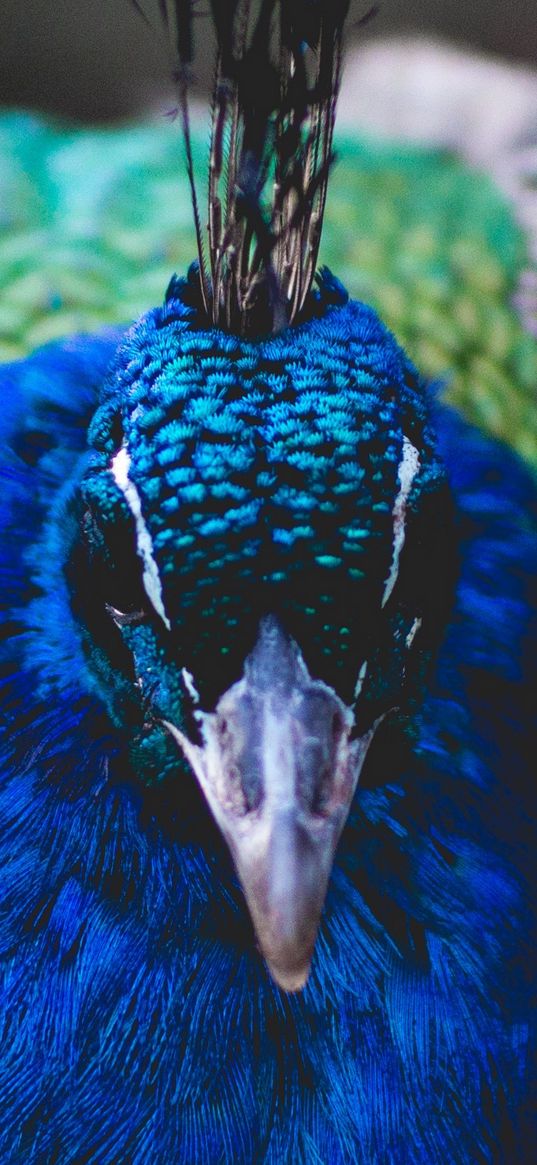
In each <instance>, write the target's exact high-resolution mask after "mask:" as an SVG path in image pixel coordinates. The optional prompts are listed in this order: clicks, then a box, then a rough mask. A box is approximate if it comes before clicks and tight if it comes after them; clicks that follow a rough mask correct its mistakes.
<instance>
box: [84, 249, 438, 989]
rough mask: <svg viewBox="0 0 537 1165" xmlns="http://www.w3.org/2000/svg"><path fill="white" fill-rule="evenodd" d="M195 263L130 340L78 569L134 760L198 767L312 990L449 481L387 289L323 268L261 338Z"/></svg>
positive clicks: (408, 704) (419, 645) (284, 946)
mask: <svg viewBox="0 0 537 1165" xmlns="http://www.w3.org/2000/svg"><path fill="white" fill-rule="evenodd" d="M196 286H197V284H196V281H195V279H193V278H191V279H187V280H173V281H172V283H171V285H170V288H169V291H168V295H167V298H166V302H165V304H164V307H163V308H161V309H156V310H154V311H152V312H150V313H149V314H148V315H147V316H145V317H144V318H142V320H140V321H139V322H138V323H137V324H136V325H135V326H134V328H133V329H132V330H131V331H130V333H129V334H128V335H127V337H126V339H125V341H124V342H123V344H122V346H121V348H120V350H119V352H118V354H117V358H116V361H115V364H114V367H113V369H112V371H111V373H110V375H109V378H108V380H107V383H106V385H105V388H104V391H103V394H102V399H101V404H100V407H99V409H98V411H97V413H96V415H95V418H94V421H93V424H92V427H91V430H90V444H91V448H92V457H91V461H90V464H89V468H88V469H87V471H86V473H85V475H84V477H83V480H82V482H81V484H80V486H79V491H78V498H77V513H78V529H79V535H78V537H77V539H76V542H75V544H74V546H73V549H72V553H71V557H70V560H69V564H68V568H67V574H68V580H69V584H70V591H71V595H72V603H73V607H74V611H75V614H76V616H77V620H78V623H79V626H80V628H81V634H82V636H83V639H84V643H85V650H86V655H87V659H88V671H89V674H90V675H91V682H92V683H93V685H94V686H96V687H97V689H98V691H99V693H100V695H101V697H102V699H103V700H104V701H105V703H106V704H107V706H108V708H109V711H110V714H111V716H112V718H113V720H114V721H115V723H116V724H117V725H118V726H119V727H120V728H121V729H122V730H123V731H124V732H125V734H126V737H127V740H128V747H129V749H130V754H131V762H132V764H133V766H134V768H135V769H136V771H137V773H138V775H139V777H140V779H141V780H142V781H144V782H146V783H147V784H151V783H153V784H154V783H157V782H159V781H168V782H175V784H176V786H177V788H178V789H179V790H180V788H181V787H182V786H184V785H185V783H188V782H189V781H192V774H194V777H195V778H196V779H197V782H198V783H199V786H200V787H201V790H202V792H203V794H204V797H205V799H206V802H207V805H208V807H209V809H210V811H211V813H212V815H213V817H214V819H215V821H216V823H217V825H218V826H219V828H220V830H221V832H222V834H223V836H224V838H225V840H226V842H227V844H228V846H229V849H230V851H231V854H232V857H233V860H234V863H235V866H236V870H237V873H238V876H239V879H240V882H241V885H242V888H243V890H244V894H245V897H246V900H247V903H248V906H249V910H250V914H251V916H252V920H253V924H254V928H255V931H256V934H257V938H258V942H259V945H260V948H261V951H262V953H263V955H264V957H265V959H266V962H267V963H268V966H269V969H270V971H271V974H272V976H273V978H274V979H275V980H276V982H277V983H278V984H279V985H280V986H281V987H282V988H283V989H285V990H288V991H294V990H298V989H300V988H301V987H302V986H303V985H304V983H305V981H306V979H307V976H308V971H309V966H310V961H311V958H312V952H313V947H314V942H315V937H316V932H317V928H318V924H319V919H320V914H321V910H322V906H323V901H324V897H325V892H326V887H327V883H328V879H329V876H330V870H331V867H332V863H333V860H334V856H335V851H336V847H337V844H338V839H339V837H340V834H341V831H342V829H343V827H344V824H345V820H346V818H347V815H348V812H349V808H350V805H351V802H352V799H353V796H354V792H355V788H356V784H357V781H358V777H359V775H360V770H361V768H362V765H363V763H364V760H365V757H366V754H367V751H368V747H369V745H370V742H371V741H372V739H373V737H374V735H375V733H376V732H377V731H378V730H379V728H380V726H381V725H382V724H384V722H385V721H387V719H388V718H390V717H391V716H393V715H394V714H396V715H397V716H399V717H401V716H405V715H408V714H409V713H411V712H412V710H413V708H414V707H415V705H416V702H417V701H418V700H419V698H420V695H421V692H422V690H423V687H424V680H425V674H426V668H427V664H428V661H429V658H430V655H431V652H432V651H433V650H434V647H435V645H436V642H437V640H438V638H439V634H440V631H441V628H442V625H443V622H444V609H445V603H446V582H445V580H446V577H447V575H448V574H449V571H448V570H447V567H446V564H447V556H448V555H449V553H450V541H449V537H448V533H447V531H448V526H449V501H448V498H447V491H446V486H445V481H444V476H443V471H442V467H441V464H440V462H439V459H438V457H437V455H436V453H435V448H434V442H433V438H432V435H431V432H430V430H429V428H428V421H427V407H426V402H425V397H424V391H423V386H422V385H421V384H420V382H419V379H418V377H417V374H416V372H415V370H414V369H413V367H412V365H411V364H410V363H409V361H408V359H407V358H406V356H405V355H404V353H403V352H402V351H401V349H400V348H399V347H398V346H397V344H396V342H395V340H394V339H393V337H392V336H391V335H390V334H389V333H388V332H387V330H386V329H385V328H384V326H383V325H382V324H381V323H380V321H379V320H378V317H377V316H376V314H375V313H374V312H373V310H372V309H370V308H367V307H364V306H363V305H361V304H358V303H353V302H349V301H348V299H347V295H346V293H345V291H344V289H343V288H342V287H341V285H340V284H338V283H337V282H336V281H335V280H334V279H333V278H332V276H330V275H329V273H328V272H324V273H323V276H322V278H321V279H320V281H319V287H318V289H317V290H316V291H315V293H313V294H312V295H311V296H310V299H309V302H308V307H307V311H306V313H305V316H304V318H303V319H302V321H301V322H299V323H298V324H295V325H294V326H293V327H290V328H287V329H284V330H283V331H281V332H280V333H279V334H277V335H273V336H271V337H269V338H266V339H260V340H258V341H255V342H254V341H252V340H246V339H244V338H239V337H237V336H234V335H231V334H227V333H225V332H224V331H222V330H219V329H217V328H214V327H211V326H209V325H208V324H207V320H206V318H205V316H204V313H203V308H202V306H201V303H200V301H199V296H198V295H197V292H196ZM386 777H387V779H389V774H386Z"/></svg>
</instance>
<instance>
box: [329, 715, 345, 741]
mask: <svg viewBox="0 0 537 1165" xmlns="http://www.w3.org/2000/svg"><path fill="white" fill-rule="evenodd" d="M344 727H345V726H344V724H343V717H342V715H341V712H334V715H333V717H332V739H333V741H334V743H335V744H336V745H338V744H339V742H340V740H341V737H342V735H343V731H344Z"/></svg>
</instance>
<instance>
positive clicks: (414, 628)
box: [405, 615, 421, 648]
mask: <svg viewBox="0 0 537 1165" xmlns="http://www.w3.org/2000/svg"><path fill="white" fill-rule="evenodd" d="M420 627H421V619H420V617H419V615H417V616H416V618H415V619H414V622H413V624H412V627H411V628H410V631H409V632H408V635H407V637H406V639H405V643H406V646H407V648H408V647H412V644H413V642H414V636H415V635H417V633H418V631H419V629H420Z"/></svg>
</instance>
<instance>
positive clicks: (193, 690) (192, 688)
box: [181, 667, 200, 704]
mask: <svg viewBox="0 0 537 1165" xmlns="http://www.w3.org/2000/svg"><path fill="white" fill-rule="evenodd" d="M181 676H182V679H183V683H184V685H185V688H186V690H187V692H188V694H189V696H190V699H191V700H192V703H193V704H199V702H200V695H199V692H198V689H197V687H196V684H195V681H194V676H193V675H192V672H191V671H189V670H188V668H187V667H182V668H181Z"/></svg>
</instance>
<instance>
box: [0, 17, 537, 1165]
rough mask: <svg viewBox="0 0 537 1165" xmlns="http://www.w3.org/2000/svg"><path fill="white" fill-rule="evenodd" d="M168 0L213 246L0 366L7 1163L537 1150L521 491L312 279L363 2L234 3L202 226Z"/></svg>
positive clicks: (528, 502) (528, 485)
mask: <svg viewBox="0 0 537 1165" xmlns="http://www.w3.org/2000/svg"><path fill="white" fill-rule="evenodd" d="M136 7H140V6H139V5H136ZM160 7H161V11H162V16H163V20H164V23H165V26H166V29H167V32H168V34H169V37H170V42H171V44H172V46H173V56H174V69H175V73H176V77H177V84H178V91H179V115H180V118H181V121H182V127H183V135H184V141H185V150H186V168H187V172H188V176H189V181H190V184H191V191H192V204H193V208H194V220H195V227H196V234H197V242H198V258H197V261H196V262H193V263H192V265H191V266H190V268H189V270H188V271H187V272H186V274H185V275H183V276H178V275H173V276H172V277H171V279H170V282H169V285H168V288H167V291H166V293H165V297H164V302H163V304H162V306H160V307H157V308H155V309H153V310H151V311H149V312H147V313H146V314H144V315H143V316H142V317H141V318H140V319H139V320H138V321H137V322H136V323H135V324H134V325H133V326H132V327H130V328H129V329H127V330H126V329H123V328H116V327H110V328H108V329H105V330H101V331H99V332H97V333H96V334H95V335H84V336H80V335H78V336H74V337H71V338H68V339H64V340H61V341H56V342H53V343H51V344H49V345H47V346H45V347H44V348H41V349H40V350H38V351H37V352H35V353H34V354H33V355H31V356H29V357H28V358H27V359H25V360H23V361H19V362H17V361H16V362H12V363H10V364H7V365H5V366H4V368H3V369H2V373H1V376H2V386H3V394H2V399H3V407H2V415H1V419H0V428H1V437H2V448H3V464H2V506H1V516H2V528H3V536H2V539H1V542H0V547H1V549H0V554H1V569H2V587H3V596H4V608H3V615H2V709H3V711H2V716H3V727H4V731H3V742H2V760H1V773H2V777H1V793H0V813H1V833H0V853H1V862H2V900H3V912H2V924H1V929H0V943H1V952H2V986H1V1031H2V1040H1V1046H2V1063H1V1070H0V1112H1V1114H2V1115H1V1119H0V1145H1V1149H0V1160H1V1161H2V1163H5V1165H11V1163H14V1162H21V1163H22V1162H24V1165H82V1163H83V1162H84V1163H85V1165H90V1163H92V1165H222V1163H226V1165H228V1163H230V1165H231V1163H233V1165H252V1163H255V1165H269V1163H270V1165H286V1163H290V1162H293V1163H294V1162H298V1163H303V1165H355V1163H357V1162H358V1163H360V1165H422V1163H423V1165H444V1163H445V1162H457V1163H458V1162H460V1163H461V1165H470V1163H471V1165H474V1163H476V1165H477V1163H481V1162H483V1163H485V1162H490V1163H492V1162H506V1163H508V1165H516V1163H521V1165H523V1163H524V1162H526V1161H530V1160H532V1159H533V1151H532V1144H533V1141H532V1133H533V1125H532V1122H531V1114H530V1109H529V1099H528V1093H529V1085H528V1080H529V1076H530V1073H529V1071H528V1063H529V1057H530V1054H531V1048H532V1043H531V1030H530V1029H531V1012H530V1006H529V995H530V989H531V979H532V976H531V965H532V949H533V948H532V943H533V941H534V937H533V931H532V917H531V911H530V908H529V906H528V889H527V887H528V882H529V879H530V877H531V872H532V871H531V854H532V849H531V832H530V808H531V805H530V795H529V787H530V784H531V775H532V763H533V757H534V755H535V744H536V742H535V738H534V736H532V732H533V728H534V717H533V699H534V697H533V693H534V691H535V681H536V676H535V638H536V636H535V623H534V620H533V615H532V613H533V612H534V609H535V575H536V567H537V539H536V536H535V535H536V513H535V488H534V484H533V481H532V478H531V475H530V473H529V471H528V470H527V469H526V468H524V466H523V464H522V463H521V462H520V461H519V460H518V459H517V457H516V456H515V454H514V453H512V452H510V451H509V450H508V449H507V448H506V447H504V446H502V445H501V444H499V443H498V442H495V441H494V440H492V439H490V438H489V437H486V436H484V435H483V434H482V433H481V432H480V431H478V429H476V428H473V427H472V426H471V425H470V424H468V422H467V421H466V420H464V419H463V418H462V416H461V415H460V414H459V413H458V412H456V411H454V410H452V409H450V408H449V407H448V406H447V405H446V404H444V403H442V400H441V398H440V394H439V393H438V392H437V391H435V390H434V387H433V388H431V387H430V386H428V384H427V383H426V382H425V380H424V378H423V377H422V376H420V374H419V372H418V371H417V369H416V368H415V366H414V365H413V363H412V361H411V360H410V359H409V358H408V356H407V355H406V353H405V352H404V351H403V349H402V348H401V346H400V345H399V344H398V342H397V341H396V339H395V337H394V336H393V334H392V333H391V332H390V331H389V330H388V329H387V327H386V326H385V325H384V324H383V323H382V322H381V320H380V318H379V316H378V315H377V313H376V312H375V311H374V310H373V308H371V307H368V306H367V305H365V304H364V303H362V302H358V301H354V300H352V299H351V298H350V297H349V296H348V294H347V292H346V290H345V288H344V286H343V284H342V283H341V282H340V281H339V279H338V278H337V277H336V276H335V275H334V274H332V273H331V272H330V271H329V270H328V269H327V268H321V269H320V270H319V271H317V259H318V248H319V241H320V234H321V225H322V219H323V211H324V205H325V199H326V189H327V182H328V177H329V173H330V170H331V165H332V153H333V148H332V135H333V128H334V119H335V103H336V96H337V91H338V85H339V77H340V66H341V44H342V32H343V25H344V22H345V17H346V9H347V4H346V3H345V2H344V0H331V3H325V2H324V0H294V2H293V4H290V3H287V0H281V2H280V3H278V4H273V3H268V2H267V0H260V3H258V4H254V5H249V4H247V3H246V2H245V0H229V2H227V3H222V0H215V2H214V3H211V4H210V6H209V7H210V13H211V18H212V23H213V26H214V30H215V34H216V42H217V61H216V70H215V81H214V93H213V106H212V130H211V144H210V152H209V165H208V206H209V223H208V230H207V232H206V231H205V227H204V225H203V210H202V208H201V207H202V204H201V201H200V197H199V194H198V189H197V184H196V179H195V174H194V153H193V149H192V141H191V132H190V124H189V116H188V109H189V104H188V88H189V76H190V73H191V69H192V60H193V52H194V33H198V30H197V27H196V24H195V21H193V16H197V12H196V8H195V6H194V5H190V4H184V3H180V2H177V3H163V4H162V5H161V6H160ZM267 191H268V192H269V193H268V195H267Z"/></svg>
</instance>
